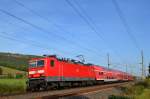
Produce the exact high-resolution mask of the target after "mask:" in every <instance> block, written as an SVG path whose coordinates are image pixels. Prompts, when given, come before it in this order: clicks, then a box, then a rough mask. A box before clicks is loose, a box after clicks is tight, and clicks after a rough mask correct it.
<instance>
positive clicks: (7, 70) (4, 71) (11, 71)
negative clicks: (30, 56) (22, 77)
mask: <svg viewBox="0 0 150 99" xmlns="http://www.w3.org/2000/svg"><path fill="white" fill-rule="evenodd" d="M0 68H1V69H2V74H16V73H23V74H24V73H25V71H20V70H16V69H12V68H9V67H4V66H0Z"/></svg>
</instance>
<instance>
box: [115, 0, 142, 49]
mask: <svg viewBox="0 0 150 99" xmlns="http://www.w3.org/2000/svg"><path fill="white" fill-rule="evenodd" d="M112 3H113V5H114V6H115V9H116V11H117V13H118V15H119V18H120V19H121V22H122V24H123V26H124V28H125V30H126V33H127V34H128V36H129V37H130V39H131V41H132V42H133V44H134V46H135V47H136V48H137V49H138V50H139V51H141V48H140V46H139V44H138V42H137V40H136V38H135V36H134V35H133V33H132V31H131V28H130V26H129V25H128V23H127V20H126V18H125V17H124V14H123V12H122V11H121V9H120V6H119V4H118V3H117V1H116V0H112Z"/></svg>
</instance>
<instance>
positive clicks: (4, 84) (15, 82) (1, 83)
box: [0, 79, 26, 95]
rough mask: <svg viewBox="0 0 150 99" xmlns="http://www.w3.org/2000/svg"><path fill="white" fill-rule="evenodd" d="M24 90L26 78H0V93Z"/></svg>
mask: <svg viewBox="0 0 150 99" xmlns="http://www.w3.org/2000/svg"><path fill="white" fill-rule="evenodd" d="M25 92H26V79H0V95H7V94H17V93H25Z"/></svg>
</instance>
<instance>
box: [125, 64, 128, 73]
mask: <svg viewBox="0 0 150 99" xmlns="http://www.w3.org/2000/svg"><path fill="white" fill-rule="evenodd" d="M125 66H126V73H128V65H127V64H125Z"/></svg>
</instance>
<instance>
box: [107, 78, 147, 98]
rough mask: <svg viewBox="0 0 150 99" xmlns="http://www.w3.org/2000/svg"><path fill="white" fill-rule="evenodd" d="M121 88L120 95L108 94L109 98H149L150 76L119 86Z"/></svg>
mask: <svg viewBox="0 0 150 99" xmlns="http://www.w3.org/2000/svg"><path fill="white" fill-rule="evenodd" d="M121 90H122V91H123V94H122V96H110V98H109V99H150V78H147V79H145V80H143V81H140V82H137V83H135V84H133V85H128V86H126V87H121Z"/></svg>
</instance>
